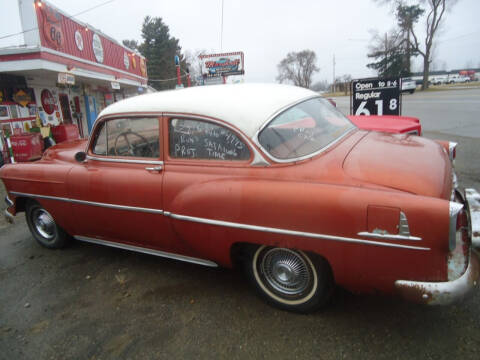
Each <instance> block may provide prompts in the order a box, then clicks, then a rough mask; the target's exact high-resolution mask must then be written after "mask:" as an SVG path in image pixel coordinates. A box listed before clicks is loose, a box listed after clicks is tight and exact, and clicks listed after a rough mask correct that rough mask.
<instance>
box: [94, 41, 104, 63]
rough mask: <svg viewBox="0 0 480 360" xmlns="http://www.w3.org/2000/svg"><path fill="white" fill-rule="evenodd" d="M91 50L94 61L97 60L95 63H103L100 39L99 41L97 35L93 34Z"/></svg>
mask: <svg viewBox="0 0 480 360" xmlns="http://www.w3.org/2000/svg"><path fill="white" fill-rule="evenodd" d="M92 49H93V53H94V54H95V59H97V62H99V63H103V45H102V39H100V36H98V35H97V34H93V39H92Z"/></svg>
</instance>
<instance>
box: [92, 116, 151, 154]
mask: <svg viewBox="0 0 480 360" xmlns="http://www.w3.org/2000/svg"><path fill="white" fill-rule="evenodd" d="M97 134H98V135H97V136H96V138H95V144H94V146H93V153H94V154H97V155H106V156H122V157H125V156H126V157H129V156H131V157H145V158H158V157H159V156H160V143H159V140H160V135H159V121H158V119H157V118H120V119H112V120H107V121H106V122H105V123H104V124H103V126H102V128H101V129H100V130H99V131H98V132H97Z"/></svg>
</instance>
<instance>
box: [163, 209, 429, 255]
mask: <svg viewBox="0 0 480 360" xmlns="http://www.w3.org/2000/svg"><path fill="white" fill-rule="evenodd" d="M170 216H171V217H172V218H174V219H177V220H183V221H192V222H197V223H202V224H209V225H218V226H226V227H232V228H236V229H244V230H255V231H263V232H269V233H275V234H284V235H293V236H302V237H310V238H315V239H322V240H332V241H340V242H349V243H355V244H365V245H374V246H384V247H394V248H401V249H412V250H425V251H428V250H430V248H427V247H420V246H410V245H401V244H392V243H384V242H380V241H370V240H361V239H354V238H347V237H341V236H334V235H325V234H318V233H310V232H303V231H294V230H285V229H278V228H272V227H266V226H257V225H247V224H239V223H234V222H228V221H220V220H211V219H205V218H199V217H194V216H185V215H178V214H171V215H170Z"/></svg>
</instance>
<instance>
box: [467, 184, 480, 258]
mask: <svg viewBox="0 0 480 360" xmlns="http://www.w3.org/2000/svg"><path fill="white" fill-rule="evenodd" d="M465 202H466V205H467V209H466V210H467V212H468V217H469V219H470V229H469V231H470V234H469V235H470V236H471V238H472V246H473V247H474V248H476V249H480V194H479V193H478V192H477V191H476V190H475V189H465Z"/></svg>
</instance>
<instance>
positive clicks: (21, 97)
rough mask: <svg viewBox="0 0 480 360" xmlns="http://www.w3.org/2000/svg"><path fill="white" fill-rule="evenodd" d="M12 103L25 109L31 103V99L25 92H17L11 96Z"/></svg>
mask: <svg viewBox="0 0 480 360" xmlns="http://www.w3.org/2000/svg"><path fill="white" fill-rule="evenodd" d="M13 101H15V102H16V103H17V104H20V105H22V106H23V107H25V106H27V105H28V103H30V102H32V98H31V97H30V95H29V94H27V93H26V92H25V91H23V90H18V91H17V92H16V93H15V94H13Z"/></svg>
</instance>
